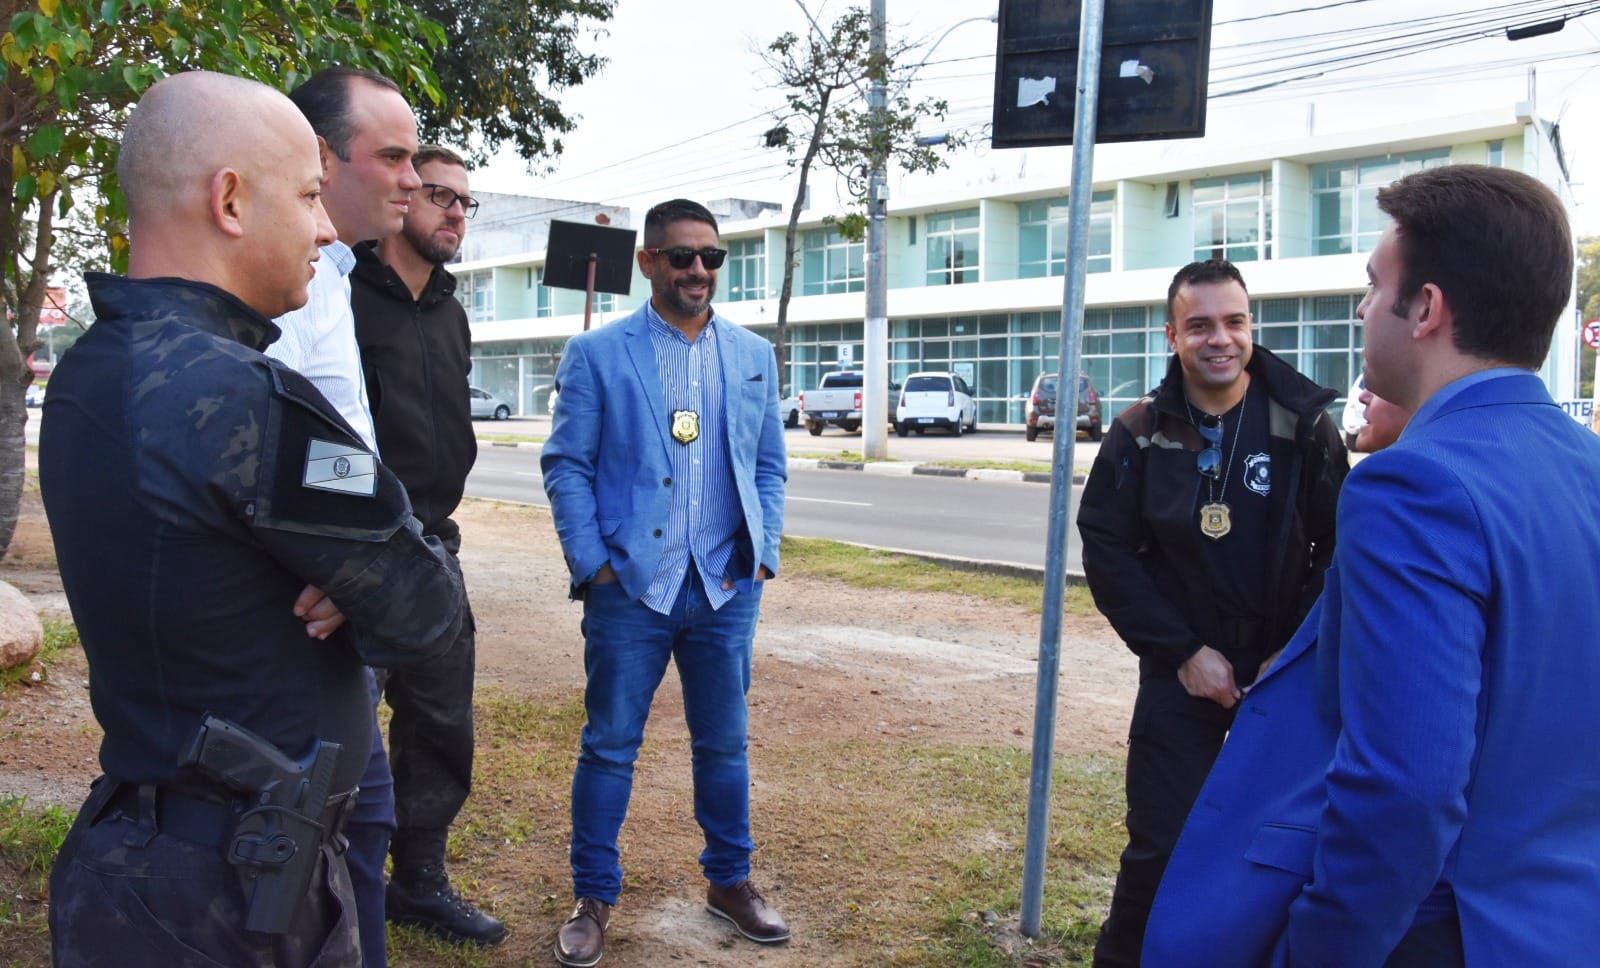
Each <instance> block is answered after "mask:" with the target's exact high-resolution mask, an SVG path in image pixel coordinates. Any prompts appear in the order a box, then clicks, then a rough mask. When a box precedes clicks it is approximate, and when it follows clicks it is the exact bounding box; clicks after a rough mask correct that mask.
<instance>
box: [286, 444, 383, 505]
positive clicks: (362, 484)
mask: <svg viewBox="0 0 1600 968" xmlns="http://www.w3.org/2000/svg"><path fill="white" fill-rule="evenodd" d="M300 482H301V483H302V484H304V485H305V486H306V487H314V488H316V489H317V490H319V491H337V492H338V493H340V494H355V495H358V496H360V497H371V496H372V495H374V494H376V493H377V491H378V468H377V462H376V461H375V460H374V459H373V457H372V455H371V454H369V453H367V452H366V451H364V450H362V449H361V448H359V447H351V446H349V445H348V444H336V443H334V442H332V441H329V440H318V439H316V438H315V437H313V438H311V442H310V444H309V445H308V446H307V447H306V466H305V472H304V474H303V475H302V476H301V478H300Z"/></svg>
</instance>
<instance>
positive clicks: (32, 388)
mask: <svg viewBox="0 0 1600 968" xmlns="http://www.w3.org/2000/svg"><path fill="white" fill-rule="evenodd" d="M27 402H28V406H30V407H42V406H44V384H43V383H30V384H28V396H27Z"/></svg>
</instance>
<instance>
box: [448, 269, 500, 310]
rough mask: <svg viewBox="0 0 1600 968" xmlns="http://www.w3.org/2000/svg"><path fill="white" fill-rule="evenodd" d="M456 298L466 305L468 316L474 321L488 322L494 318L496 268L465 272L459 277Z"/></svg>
mask: <svg viewBox="0 0 1600 968" xmlns="http://www.w3.org/2000/svg"><path fill="white" fill-rule="evenodd" d="M458 279H459V285H458V286H457V287H456V298H457V299H459V300H461V305H462V306H465V307H466V310H467V318H468V319H469V320H471V321H472V322H474V323H487V322H490V321H491V320H493V319H494V270H493V269H485V270H483V271H482V272H464V273H462V274H461V275H460V276H459V277H458Z"/></svg>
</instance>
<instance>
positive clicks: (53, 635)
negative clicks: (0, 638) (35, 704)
mask: <svg viewBox="0 0 1600 968" xmlns="http://www.w3.org/2000/svg"><path fill="white" fill-rule="evenodd" d="M39 624H41V625H43V626H44V642H43V643H42V644H41V645H40V646H39V654H38V655H37V656H35V657H34V660H33V661H32V662H29V663H26V664H23V665H19V666H12V667H11V668H9V669H0V691H4V690H6V689H9V688H11V687H13V686H15V685H17V684H18V683H21V682H28V681H31V680H33V677H34V676H35V675H37V676H39V677H40V678H45V677H48V676H49V675H50V669H51V668H52V667H54V666H55V664H56V662H58V661H59V660H60V658H61V654H62V653H63V652H65V651H67V650H68V649H77V648H80V646H79V643H78V629H77V626H75V625H73V624H72V620H71V619H66V618H47V617H44V616H40V618H39Z"/></svg>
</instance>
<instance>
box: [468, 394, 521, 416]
mask: <svg viewBox="0 0 1600 968" xmlns="http://www.w3.org/2000/svg"><path fill="white" fill-rule="evenodd" d="M467 394H468V396H469V397H470V398H471V399H472V419H474V420H482V419H490V420H506V419H508V418H509V417H510V416H511V406H510V405H509V404H507V403H506V402H505V401H504V400H501V399H500V398H499V397H497V396H495V395H494V394H492V393H490V392H489V391H488V390H480V389H478V388H477V387H467Z"/></svg>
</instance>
